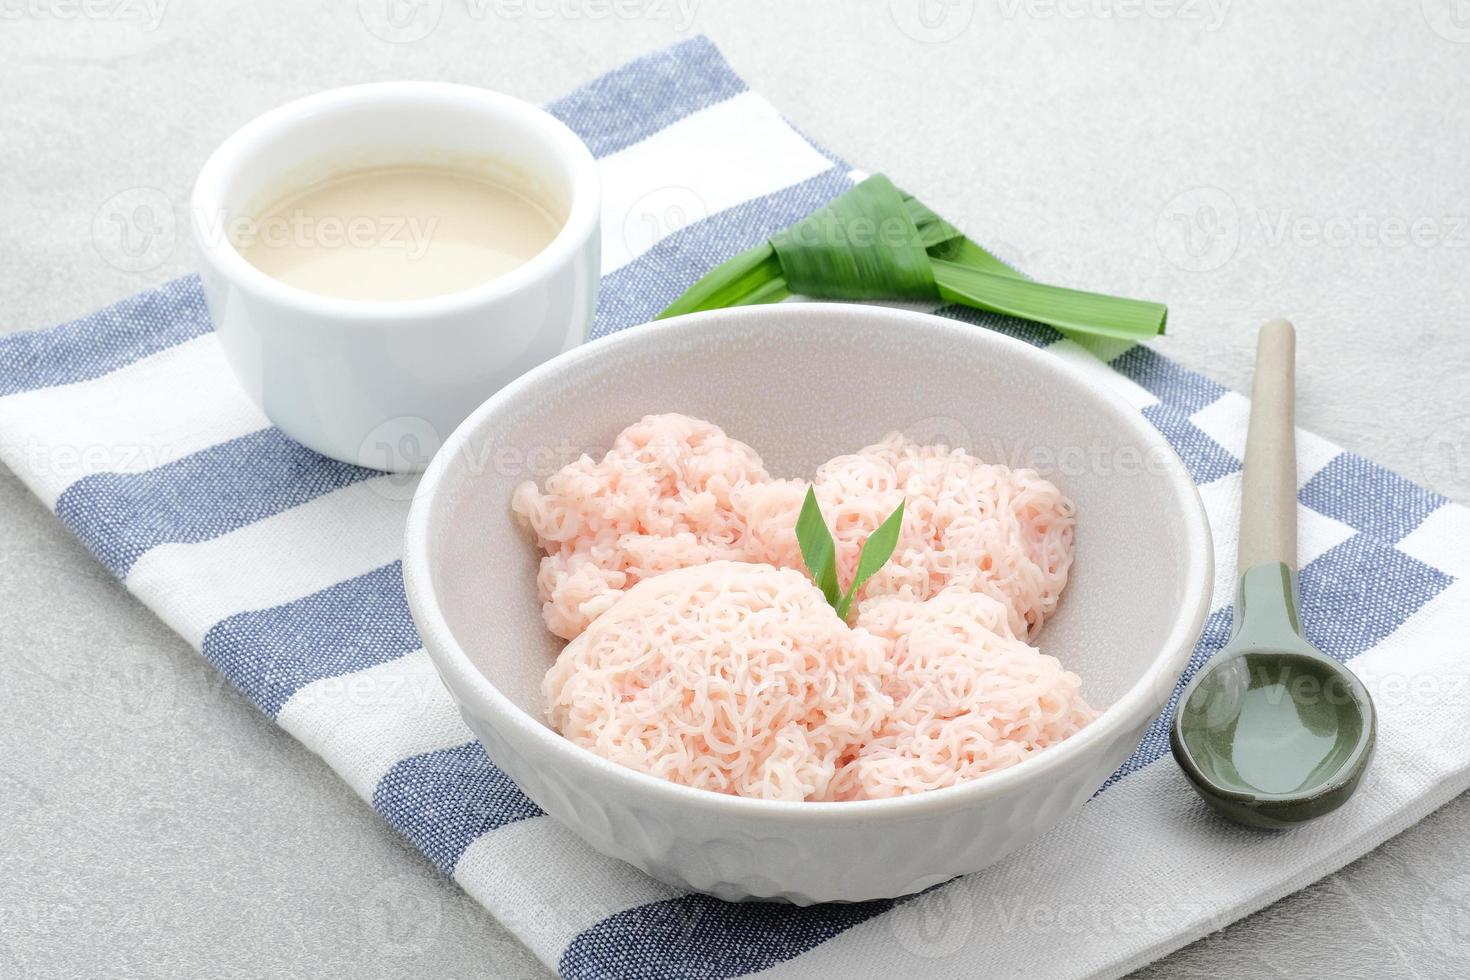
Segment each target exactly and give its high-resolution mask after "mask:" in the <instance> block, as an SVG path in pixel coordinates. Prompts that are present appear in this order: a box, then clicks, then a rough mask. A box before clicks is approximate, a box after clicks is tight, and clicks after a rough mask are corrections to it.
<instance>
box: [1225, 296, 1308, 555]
mask: <svg viewBox="0 0 1470 980" xmlns="http://www.w3.org/2000/svg"><path fill="white" fill-rule="evenodd" d="M1295 370H1296V330H1295V328H1293V327H1292V325H1291V324H1290V323H1288V322H1287V321H1286V320H1272V321H1271V322H1270V323H1267V324H1266V325H1265V326H1263V327H1261V333H1260V336H1259V337H1258V338H1257V341H1256V376H1255V381H1254V382H1253V384H1252V386H1251V421H1250V431H1249V433H1248V434H1247V436H1246V445H1245V475H1244V478H1243V485H1242V487H1241V495H1240V548H1239V551H1238V552H1237V554H1236V569H1235V571H1236V574H1237V575H1243V574H1245V572H1246V571H1247V570H1249V569H1251V568H1254V567H1255V566H1257V565H1264V564H1268V563H1280V564H1282V565H1285V566H1286V567H1287V568H1289V569H1291V570H1292V571H1296V380H1295Z"/></svg>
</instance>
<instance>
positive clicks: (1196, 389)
mask: <svg viewBox="0 0 1470 980" xmlns="http://www.w3.org/2000/svg"><path fill="white" fill-rule="evenodd" d="M1108 363H1109V365H1110V366H1111V367H1112V368H1113V369H1114V370H1115V371H1117V372H1118V373H1119V374H1121V375H1123V376H1124V377H1125V378H1130V379H1132V380H1133V381H1134V383H1136V384H1137V385H1139V386H1140V387H1141V388H1144V389H1146V390H1147V391H1149V392H1150V393H1152V394H1153V396H1154V397H1155V398H1157V399H1158V400H1159V401H1162V402H1168V403H1169V404H1171V405H1173V406H1174V407H1175V408H1176V409H1184V412H1185V414H1186V415H1192V414H1194V413H1195V412H1197V411H1199V410H1200V409H1202V408H1204V407H1205V406H1206V405H1208V404H1210V403H1211V402H1213V401H1215V400H1216V399H1218V398H1219V397H1220V396H1221V395H1223V394H1225V393H1226V392H1227V391H1228V390H1229V389H1228V388H1226V387H1225V386H1224V385H1222V384H1220V382H1218V381H1215V380H1214V379H1212V378H1207V377H1205V376H1204V375H1203V374H1199V373H1197V372H1195V371H1190V370H1188V369H1186V368H1182V367H1180V366H1179V365H1178V364H1175V363H1174V362H1173V361H1171V360H1169V359H1168V358H1167V357H1164V356H1162V355H1161V354H1159V353H1158V352H1157V351H1155V350H1153V349H1152V348H1149V347H1145V346H1143V345H1142V344H1137V345H1135V346H1133V347H1130V348H1128V349H1127V350H1126V351H1124V352H1123V353H1121V354H1119V355H1118V356H1117V357H1115V358H1113V359H1112V360H1111V361H1109V362H1108Z"/></svg>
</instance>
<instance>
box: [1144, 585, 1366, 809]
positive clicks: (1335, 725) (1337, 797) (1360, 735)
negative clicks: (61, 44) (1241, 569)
mask: <svg viewBox="0 0 1470 980" xmlns="http://www.w3.org/2000/svg"><path fill="white" fill-rule="evenodd" d="M1270 571H1271V570H1270V569H1269V568H1263V569H1259V570H1257V572H1256V573H1252V574H1248V575H1247V578H1248V579H1254V580H1255V581H1252V582H1250V583H1249V584H1250V585H1252V586H1255V587H1256V591H1258V592H1260V591H1265V590H1268V589H1270V588H1271V587H1272V586H1273V585H1275V586H1276V587H1277V588H1278V590H1279V589H1280V587H1281V586H1282V585H1286V586H1289V585H1290V582H1289V581H1286V582H1283V581H1282V577H1281V576H1280V575H1279V572H1278V576H1277V577H1276V581H1275V582H1274V583H1273V582H1272V581H1271V580H1270V579H1271V577H1270V576H1269V575H1268V574H1264V573H1268V572H1270ZM1242 591H1244V589H1243V590H1242ZM1281 594H1286V593H1284V592H1283V593H1281ZM1266 595H1269V592H1266ZM1246 606H1247V608H1249V604H1248V603H1247V604H1246ZM1256 608H1260V606H1259V605H1257V606H1256ZM1278 608H1280V607H1278ZM1252 625H1254V623H1253V624H1252ZM1257 632H1258V631H1257ZM1169 734H1170V742H1171V746H1172V748H1173V751H1174V757H1175V759H1177V760H1178V761H1179V765H1180V767H1181V768H1182V769H1183V770H1184V773H1185V775H1186V776H1188V777H1189V780H1190V782H1191V783H1192V784H1193V785H1194V787H1195V789H1196V790H1197V791H1198V792H1199V794H1200V796H1201V797H1203V798H1204V800H1205V801H1206V802H1207V803H1208V804H1209V805H1210V806H1211V807H1213V808H1214V809H1215V810H1216V811H1217V812H1219V813H1220V814H1222V815H1223V816H1225V817H1228V818H1229V819H1231V820H1234V821H1235V822H1237V823H1241V824H1246V825H1248V826H1252V827H1261V828H1265V829H1270V830H1282V829H1285V828H1287V827H1292V826H1295V825H1296V824H1299V823H1302V822H1303V821H1306V820H1311V819H1313V818H1315V817H1320V816H1322V815H1323V814H1325V813H1330V812H1331V811H1333V810H1335V809H1337V808H1338V807H1339V806H1341V805H1342V804H1343V803H1344V802H1346V801H1347V799H1348V797H1349V796H1351V795H1352V793H1353V791H1354V790H1355V789H1357V786H1358V781H1359V780H1360V779H1361V778H1362V775H1363V771H1364V770H1365V769H1366V768H1367V766H1368V761H1369V759H1370V758H1371V757H1372V755H1373V744H1374V738H1375V735H1376V721H1375V715H1374V712H1373V701H1372V699H1371V698H1370V697H1369V695H1368V691H1367V689H1366V688H1365V687H1364V686H1363V683H1362V681H1360V680H1359V679H1358V677H1357V675H1356V674H1354V673H1353V672H1352V671H1351V670H1349V669H1348V668H1346V667H1344V666H1343V665H1342V664H1340V663H1338V662H1337V661H1336V660H1333V659H1332V658H1331V657H1328V656H1326V655H1325V654H1323V653H1322V652H1321V651H1319V650H1318V649H1317V648H1316V647H1314V646H1312V645H1311V644H1310V643H1308V642H1307V641H1306V640H1305V639H1303V638H1302V637H1301V636H1300V634H1298V633H1295V632H1293V631H1291V630H1290V629H1287V630H1285V631H1283V632H1281V633H1280V634H1279V635H1278V636H1277V637H1276V638H1275V639H1272V638H1270V637H1269V636H1261V635H1254V636H1253V635H1249V634H1247V635H1245V636H1244V637H1242V636H1241V635H1240V634H1237V640H1236V641H1235V642H1232V643H1231V644H1230V645H1229V646H1227V647H1226V648H1225V649H1224V650H1222V651H1221V652H1220V653H1218V654H1217V655H1216V656H1215V657H1214V659H1212V660H1211V661H1210V662H1209V663H1208V664H1207V665H1206V666H1205V667H1204V668H1202V669H1201V670H1200V672H1199V673H1198V674H1196V675H1195V678H1194V680H1193V681H1192V682H1191V683H1190V685H1189V686H1188V687H1187V688H1186V689H1185V692H1184V696H1183V697H1182V698H1181V699H1180V703H1179V709H1178V711H1176V713H1175V715H1174V723H1173V725H1172V726H1171V728H1170V733H1169Z"/></svg>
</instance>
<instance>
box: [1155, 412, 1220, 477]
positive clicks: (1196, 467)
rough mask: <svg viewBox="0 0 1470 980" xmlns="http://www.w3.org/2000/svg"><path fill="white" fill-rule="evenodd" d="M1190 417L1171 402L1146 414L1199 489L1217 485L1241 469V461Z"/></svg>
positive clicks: (1188, 413)
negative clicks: (1167, 441) (1219, 481)
mask: <svg viewBox="0 0 1470 980" xmlns="http://www.w3.org/2000/svg"><path fill="white" fill-rule="evenodd" d="M1190 414H1191V413H1190V412H1189V411H1186V410H1184V409H1180V408H1176V407H1175V406H1173V405H1171V404H1169V403H1168V402H1156V403H1154V404H1153V405H1149V406H1147V407H1146V408H1144V410H1143V417H1144V418H1146V419H1148V420H1149V421H1150V422H1152V423H1153V426H1154V428H1155V429H1158V430H1159V432H1161V433H1163V436H1164V438H1165V439H1167V440H1169V445H1171V446H1173V447H1174V452H1176V453H1178V454H1179V458H1180V459H1181V460H1182V461H1183V462H1184V467H1185V469H1187V470H1189V476H1190V479H1192V480H1194V482H1195V483H1196V484H1197V485H1199V486H1204V485H1205V484H1206V483H1214V482H1215V481H1216V480H1218V479H1220V478H1221V477H1224V476H1229V475H1230V474H1231V473H1234V472H1235V471H1236V470H1238V469H1240V460H1238V459H1236V458H1235V457H1234V456H1232V455H1230V452H1229V450H1227V449H1226V448H1225V447H1224V446H1222V445H1220V444H1219V443H1218V442H1216V441H1215V440H1214V439H1212V438H1210V437H1209V436H1208V435H1207V434H1206V433H1205V431H1204V430H1203V429H1201V428H1200V427H1199V426H1197V425H1195V424H1194V422H1192V421H1190Z"/></svg>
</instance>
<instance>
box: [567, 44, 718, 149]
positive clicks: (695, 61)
mask: <svg viewBox="0 0 1470 980" xmlns="http://www.w3.org/2000/svg"><path fill="white" fill-rule="evenodd" d="M745 90H746V85H745V82H744V80H743V79H741V78H740V76H739V75H736V74H735V73H734V72H733V71H731V70H730V66H729V65H728V64H726V62H725V59H724V58H722V57H720V52H719V49H718V48H716V47H715V46H714V44H713V43H712V42H711V41H710V40H709V39H708V38H706V37H702V36H701V37H696V38H692V39H690V40H688V41H685V42H683V43H682V44H676V45H674V46H673V47H671V48H665V49H664V50H662V51H656V52H654V53H653V54H650V55H645V56H643V57H642V58H639V59H638V60H637V61H632V62H629V63H628V64H627V65H624V66H623V67H622V68H618V69H616V70H615V71H612V72H609V73H608V74H606V75H604V76H602V77H601V78H599V79H597V80H596V81H594V82H591V83H590V84H588V85H585V86H583V87H582V88H579V89H578V90H577V91H575V92H573V93H572V94H571V95H568V96H567V97H566V98H563V99H558V100H557V101H555V102H552V103H551V104H549V105H548V106H547V107H546V111H548V112H550V113H551V114H552V115H553V116H556V117H557V118H558V119H560V120H561V121H562V122H564V123H566V124H567V126H569V127H570V128H571V129H572V131H573V132H575V133H576V134H577V135H578V136H580V137H582V141H583V142H585V143H586V144H587V146H588V147H589V148H590V149H591V150H592V154H593V155H594V156H599V157H602V156H607V155H608V154H610V153H616V152H617V151H618V150H621V149H624V148H626V147H629V146H632V145H633V144H634V143H638V142H641V141H643V140H645V139H647V138H648V137H649V136H652V135H653V134H654V133H656V132H658V131H659V130H660V129H663V128H664V127H666V126H669V125H670V124H672V123H676V122H678V121H679V120H680V119H683V118H684V117H685V116H688V115H690V114H691V113H694V112H698V111H699V110H700V109H705V108H708V107H709V106H712V105H714V104H715V103H717V102H723V101H725V100H726V99H728V98H731V97H732V96H736V95H739V94H740V93H741V92H744V91H745Z"/></svg>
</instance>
